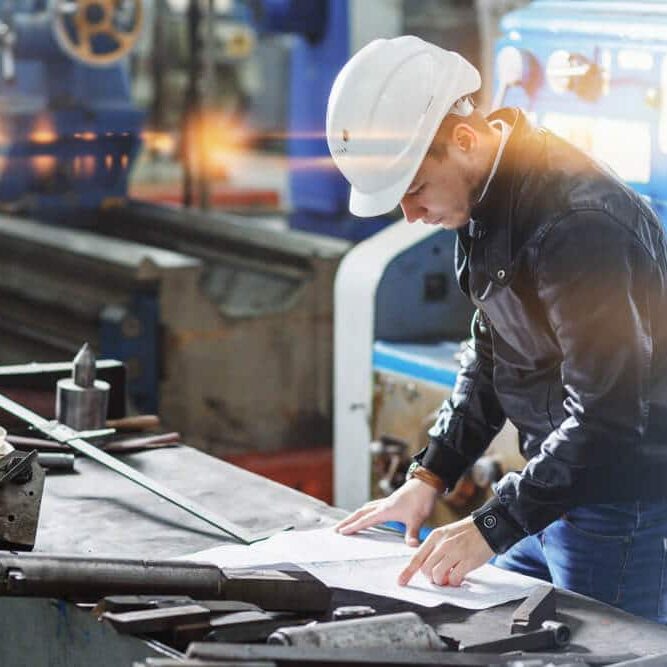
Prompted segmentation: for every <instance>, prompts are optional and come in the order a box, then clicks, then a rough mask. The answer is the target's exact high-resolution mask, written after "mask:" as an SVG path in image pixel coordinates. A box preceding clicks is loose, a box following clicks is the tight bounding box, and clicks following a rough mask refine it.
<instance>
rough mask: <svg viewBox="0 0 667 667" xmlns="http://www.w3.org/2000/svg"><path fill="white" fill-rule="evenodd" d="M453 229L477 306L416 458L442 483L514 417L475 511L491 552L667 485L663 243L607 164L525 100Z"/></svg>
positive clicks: (666, 253)
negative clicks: (509, 458)
mask: <svg viewBox="0 0 667 667" xmlns="http://www.w3.org/2000/svg"><path fill="white" fill-rule="evenodd" d="M497 117H501V118H503V119H504V120H505V121H506V122H508V123H509V124H510V125H511V126H512V132H511V135H510V138H509V140H508V143H507V145H506V147H505V151H504V152H503V156H502V158H501V161H500V164H499V167H498V171H497V172H496V175H495V176H494V178H493V181H492V183H491V187H490V189H489V191H488V192H487V194H486V195H485V197H484V200H483V201H482V202H481V203H480V204H478V205H477V206H476V207H475V209H474V210H473V215H472V222H471V224H470V225H469V226H468V227H466V228H464V229H463V230H461V231H460V233H459V235H458V247H457V260H456V261H457V274H458V278H459V283H460V286H461V288H462V289H463V290H464V292H465V293H466V294H468V295H469V296H470V298H471V299H472V301H473V302H474V304H475V305H476V307H477V309H478V310H477V313H476V315H475V317H474V319H473V327H472V329H473V339H472V342H471V344H470V346H469V349H468V350H467V351H466V353H465V354H464V358H463V361H462V367H461V370H460V372H459V375H458V378H457V381H456V385H455V388H454V392H453V394H452V397H451V398H450V399H449V400H447V401H445V403H444V404H443V407H442V409H441V411H440V415H439V417H438V419H437V422H436V424H435V425H434V426H433V428H432V429H431V431H430V437H431V439H430V444H429V446H428V447H427V448H426V449H425V450H423V451H422V452H420V454H419V455H418V456H417V458H418V460H420V461H421V463H422V465H423V466H425V467H426V468H428V469H430V470H432V471H433V472H435V473H437V474H438V475H439V476H440V477H441V478H442V479H443V480H444V481H445V483H446V485H447V486H448V487H449V488H452V487H453V485H454V484H455V483H456V480H457V479H458V478H459V476H460V475H461V474H462V473H463V472H464V470H465V469H466V468H467V467H469V466H470V465H471V464H472V463H473V462H474V461H475V459H477V457H479V456H480V455H481V454H482V453H483V451H484V450H485V449H486V447H487V446H488V445H489V443H490V441H491V439H492V438H493V436H494V435H495V434H496V433H497V432H498V431H499V430H500V428H501V427H502V425H503V423H504V422H505V419H509V420H510V421H511V422H512V423H513V424H514V425H515V426H516V427H517V428H518V430H519V441H520V447H521V451H522V453H523V455H524V457H525V458H526V459H527V461H528V462H527V464H526V466H525V468H524V470H523V471H522V472H521V473H509V474H506V475H505V476H504V477H503V478H502V479H501V480H500V482H498V484H497V485H496V486H495V487H494V491H495V496H494V497H493V498H492V500H490V501H489V502H488V503H487V504H486V505H485V506H484V507H483V508H481V509H480V510H478V511H477V512H475V513H473V516H474V517H475V522H476V524H477V525H478V527H479V528H480V530H481V531H482V533H483V535H484V537H485V538H486V540H487V541H488V543H489V544H490V546H491V547H492V548H493V549H494V551H496V552H497V553H501V552H503V551H505V550H507V549H508V548H509V547H510V546H511V545H512V544H513V543H515V542H516V541H518V540H519V539H520V538H522V537H524V536H525V535H526V534H532V533H536V532H538V531H539V530H541V529H542V528H544V527H545V526H547V525H548V524H549V523H551V522H552V521H554V520H555V519H556V518H558V517H559V516H561V515H563V514H564V513H565V512H566V511H567V510H568V509H570V508H572V507H574V506H576V505H581V504H587V503H606V502H622V501H634V500H638V499H658V498H667V241H666V238H665V232H664V230H663V227H662V224H661V222H660V221H659V219H658V218H657V216H656V215H655V213H654V212H653V211H652V210H651V209H650V208H649V206H648V205H647V204H646V203H645V202H644V201H643V200H642V198H641V197H640V196H639V195H637V194H636V193H635V192H633V191H632V190H631V189H630V188H628V187H627V186H626V185H624V184H623V183H622V182H621V181H620V180H619V179H618V178H617V177H616V176H614V175H613V174H611V173H609V172H608V171H607V170H606V169H605V168H603V167H602V166H600V165H599V164H597V163H596V162H595V161H594V160H592V159H591V158H589V157H588V156H586V155H585V154H584V153H582V152H580V151H579V150H577V149H576V148H574V147H573V146H571V145H570V144H568V143H567V142H565V141H563V140H561V139H559V138H558V137H556V136H555V135H553V134H552V133H550V132H548V131H546V130H544V129H535V128H533V127H532V126H531V125H530V123H529V122H528V120H527V119H526V117H525V116H524V115H523V114H522V113H521V112H520V111H518V110H515V109H504V110H501V111H500V112H497V113H496V114H494V115H493V116H492V118H497Z"/></svg>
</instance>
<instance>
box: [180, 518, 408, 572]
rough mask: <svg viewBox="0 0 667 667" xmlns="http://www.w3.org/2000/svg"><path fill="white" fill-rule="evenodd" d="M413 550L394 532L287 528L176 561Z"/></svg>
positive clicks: (307, 559) (282, 559)
mask: <svg viewBox="0 0 667 667" xmlns="http://www.w3.org/2000/svg"><path fill="white" fill-rule="evenodd" d="M414 551H415V549H414V547H409V546H407V545H406V544H405V542H404V541H403V539H402V538H401V537H400V536H399V535H397V534H395V533H389V532H387V531H380V530H372V531H371V530H367V531H364V532H363V533H359V534H358V535H350V536H344V535H339V534H338V533H336V532H335V531H334V530H333V528H332V527H331V526H327V527H326V528H316V529H315V530H301V531H296V530H292V531H287V532H283V533H278V534H277V535H273V536H272V537H270V538H269V539H268V540H264V541H263V542H256V543H255V544H251V545H250V546H241V545H234V544H231V545H229V544H225V545H222V546H220V547H213V548H212V549H206V550H205V551H199V552H197V553H194V554H190V555H188V556H181V557H180V558H179V560H194V561H197V562H200V563H213V564H215V565H217V566H218V567H255V566H256V565H270V564H273V563H295V564H301V563H313V562H323V561H348V560H355V561H356V560H364V559H368V558H389V557H395V556H409V555H411V554H413V553H414Z"/></svg>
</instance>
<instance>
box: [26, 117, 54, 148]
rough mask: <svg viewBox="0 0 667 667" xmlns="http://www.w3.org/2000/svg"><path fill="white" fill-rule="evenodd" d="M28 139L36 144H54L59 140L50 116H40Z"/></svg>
mask: <svg viewBox="0 0 667 667" xmlns="http://www.w3.org/2000/svg"><path fill="white" fill-rule="evenodd" d="M28 139H29V140H30V141H31V142H33V143H35V144H52V143H54V142H55V141H56V140H57V139H58V134H57V132H56V128H55V125H54V124H53V120H52V119H51V118H50V117H49V116H38V117H37V119H36V120H35V124H34V125H33V127H32V131H31V132H30V134H29V135H28Z"/></svg>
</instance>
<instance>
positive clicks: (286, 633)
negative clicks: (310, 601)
mask: <svg viewBox="0 0 667 667" xmlns="http://www.w3.org/2000/svg"><path fill="white" fill-rule="evenodd" d="M268 643H269V644H281V645H283V646H298V647H320V648H331V649H338V648H353V647H356V648H360V649H363V648H372V647H377V648H381V647H387V646H393V647H396V648H402V649H422V650H434V649H437V650H442V649H443V648H444V644H443V643H442V641H441V640H440V638H439V637H438V635H437V634H436V632H435V630H434V629H433V628H432V627H431V626H430V625H428V624H427V623H424V621H422V619H421V618H420V617H419V616H418V615H417V614H415V613H414V612H412V611H407V612H403V613H400V614H386V615H384V616H373V617H369V618H360V619H351V620H347V621H335V622H333V623H318V624H316V625H309V626H307V627H299V628H293V627H284V628H280V629H279V630H276V631H275V632H274V633H273V634H272V635H271V636H270V637H269V640H268Z"/></svg>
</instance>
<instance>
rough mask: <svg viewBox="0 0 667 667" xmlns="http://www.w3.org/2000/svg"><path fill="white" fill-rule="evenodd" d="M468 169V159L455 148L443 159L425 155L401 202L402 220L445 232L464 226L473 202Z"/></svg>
mask: <svg viewBox="0 0 667 667" xmlns="http://www.w3.org/2000/svg"><path fill="white" fill-rule="evenodd" d="M471 167H472V165H471V163H470V160H469V158H468V156H467V155H466V154H463V153H461V152H460V151H458V150H457V149H456V148H455V147H452V149H450V150H448V151H447V155H446V156H444V157H435V156H433V155H431V154H429V155H427V156H426V157H425V158H424V161H423V162H422V164H421V167H420V168H419V171H418V172H417V175H416V176H415V178H414V180H413V181H412V184H411V185H410V187H409V188H408V191H407V192H406V193H405V195H404V196H403V199H401V208H402V209H403V214H404V215H405V219H406V220H407V221H408V222H409V223H412V222H416V221H418V220H420V221H421V222H423V223H425V224H427V225H440V226H441V227H444V228H445V229H458V228H459V227H463V226H464V225H466V224H467V223H468V221H469V219H470V211H471V209H472V205H473V203H474V202H475V201H476V199H477V197H476V190H477V187H476V186H477V181H476V179H475V178H474V172H473V170H472V168H471Z"/></svg>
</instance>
